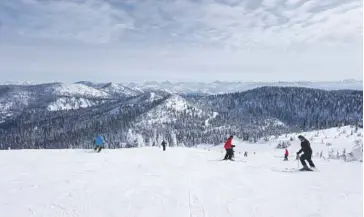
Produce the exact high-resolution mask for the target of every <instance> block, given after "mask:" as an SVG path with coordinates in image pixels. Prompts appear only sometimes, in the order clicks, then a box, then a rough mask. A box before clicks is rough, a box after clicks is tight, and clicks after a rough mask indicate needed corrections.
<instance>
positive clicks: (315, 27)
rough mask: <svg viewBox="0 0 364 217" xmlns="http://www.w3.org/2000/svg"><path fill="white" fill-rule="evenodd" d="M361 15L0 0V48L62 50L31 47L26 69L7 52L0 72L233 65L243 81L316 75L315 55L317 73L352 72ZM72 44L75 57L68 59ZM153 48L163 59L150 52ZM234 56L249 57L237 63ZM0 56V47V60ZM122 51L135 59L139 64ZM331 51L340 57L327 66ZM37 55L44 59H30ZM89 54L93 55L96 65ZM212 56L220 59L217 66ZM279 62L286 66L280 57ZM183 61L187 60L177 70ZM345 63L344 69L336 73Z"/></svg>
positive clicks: (255, 1) (191, 4)
mask: <svg viewBox="0 0 364 217" xmlns="http://www.w3.org/2000/svg"><path fill="white" fill-rule="evenodd" d="M361 19H362V3H361V1H360V0H306V1H303V0H245V1H243V0H201V1H193V0H186V1H180V0H161V1H152V0H146V1H135V0H123V1H118V0H63V1H57V0H49V1H41V0H2V1H1V2H0V22H1V28H2V29H1V30H0V48H1V46H3V47H4V46H5V47H7V49H9V47H10V46H13V45H14V44H15V45H16V46H18V47H19V46H20V44H25V45H27V46H29V44H31V45H32V46H34V49H36V48H37V46H38V47H39V46H40V47H42V48H44V49H48V50H49V51H50V53H52V52H58V51H55V50H53V48H54V47H57V46H58V47H60V46H62V47H63V48H62V52H64V54H62V55H58V54H56V53H53V54H52V55H47V54H44V53H42V52H38V51H37V52H35V53H38V56H36V57H37V58H38V59H34V58H35V57H31V56H27V57H24V59H22V60H23V61H24V62H29V63H27V64H30V65H29V67H28V68H26V67H22V65H19V64H16V59H17V56H21V55H18V54H16V53H15V52H12V54H11V55H10V56H11V57H7V58H10V59H11V60H13V61H14V63H12V62H9V61H7V62H4V61H3V63H4V64H5V66H4V65H3V66H0V69H3V70H6V71H14V72H15V71H18V72H19V73H20V72H21V71H24V70H25V69H32V70H33V71H34V72H36V71H37V70H38V71H52V68H56V67H54V66H57V68H62V70H63V71H77V70H78V71H88V72H90V71H92V72H93V73H97V71H121V70H124V69H126V68H127V69H128V70H129V71H134V72H138V73H142V72H143V71H153V70H154V71H155V73H157V72H158V71H164V72H165V73H167V72H170V73H173V72H179V73H180V72H181V70H182V69H183V72H184V73H187V74H186V75H191V76H192V75H193V73H195V72H196V71H206V73H208V72H211V73H215V74H216V73H218V71H220V72H221V73H228V72H229V71H235V72H236V73H237V72H240V73H242V74H244V73H245V74H244V76H243V77H246V75H247V74H248V73H249V72H255V73H266V74H269V72H268V71H272V73H271V74H273V72H274V73H276V74H275V75H274V76H271V77H272V78H275V77H277V75H278V74H280V76H281V77H282V80H284V78H287V73H292V69H293V67H299V68H301V69H302V68H307V69H306V70H307V72H308V71H312V72H316V73H317V70H316V69H317V68H315V67H317V64H316V62H315V64H316V66H307V65H305V64H308V63H312V60H311V59H310V58H311V57H312V56H315V58H317V59H318V60H317V61H318V62H320V60H321V61H322V63H323V64H326V65H325V66H323V67H321V69H324V70H322V72H325V73H329V72H330V71H332V72H335V73H336V77H337V78H341V77H342V76H347V75H350V76H351V77H355V78H360V77H361V74H360V75H359V73H361V71H359V70H361V67H359V65H360V64H361V59H360V58H361V55H360V53H361V45H362V42H361V41H362V20H361ZM99 46H101V47H102V48H100V47H99ZM104 46H107V47H110V48H113V49H112V50H113V52H111V53H110V52H109V53H107V52H106V53H107V54H106V56H107V59H105V58H104V57H103V55H101V54H100V53H98V49H99V48H100V49H101V50H103V49H104V48H103V47H104ZM359 46H360V47H359ZM75 47H77V48H78V49H80V50H81V51H80V53H82V55H81V54H80V53H79V55H75V56H74V57H73V58H69V57H68V56H72V54H73V53H74V52H75V51H74V49H75ZM131 48H133V49H134V50H135V51H134V53H133V49H131ZM114 49H115V50H114ZM118 49H121V50H122V52H117V50H118ZM3 50H4V49H3ZM13 50H14V51H15V50H17V49H15V48H14V49H13ZM20 50H21V49H20ZM204 50H206V51H208V52H212V53H214V54H213V56H214V58H215V59H214V60H213V61H214V63H211V61H210V59H205V58H204V57H205V53H206V52H205V51H204ZM88 51H93V52H96V53H98V54H97V55H96V56H95V54H92V53H90V52H88ZM156 51H160V52H162V53H163V55H162V54H158V55H150V52H156ZM343 51H345V52H343ZM18 52H20V51H18ZM221 52H223V53H224V55H223V56H221V55H219V53H221ZM252 52H253V53H254V55H251V56H250V54H251V53H252ZM291 52H294V53H297V54H300V60H301V62H300V61H298V60H294V59H292V58H291V57H292V54H291ZM30 53H31V52H30ZM103 53H105V51H104V52H103ZM132 53H133V54H132ZM215 53H216V54H215ZM236 53H239V54H240V55H241V56H242V57H244V58H245V59H249V61H242V60H241V59H240V58H238V57H237V54H236ZM343 53H345V55H347V56H343V55H344V54H343ZM258 54H259V55H258ZM268 54H270V55H271V56H270V55H268ZM6 55H7V54H6V53H5V52H1V50H0V59H1V57H4V56H6ZM130 55H132V56H137V57H139V58H142V60H143V64H144V65H145V66H143V65H140V59H139V58H136V59H138V61H137V60H135V59H130V58H129V56H130ZM305 55H307V56H305ZM323 55H328V56H325V57H323ZM358 55H359V56H358ZM84 56H87V58H85V57H84ZM176 56H182V57H181V58H177V59H176V58H175V57H176ZM154 57H158V58H154ZM217 57H218V58H217ZM252 57H254V58H252ZM339 57H341V58H342V59H343V60H344V61H341V63H339V62H340V61H336V62H334V60H337V59H338V58H339ZM348 57H351V58H350V59H351V60H350V59H349V58H348ZM42 58H46V59H47V61H48V63H45V62H42V61H39V59H42ZM159 58H164V59H162V60H161V59H159ZM3 59H4V58H3ZM29 59H33V62H37V64H31V62H32V61H30V60H29ZM95 59H97V60H100V62H99V63H98V65H97V66H95V65H94V64H96V63H97V62H98V61H95ZM123 59H128V61H129V62H127V63H125V62H123V61H122V60H123ZM221 59H226V60H224V61H225V62H224V63H221V62H219V61H222V60H221ZM272 59H274V60H276V61H275V62H274V61H271V60H272ZM284 59H290V61H291V62H292V64H290V63H285V61H281V60H284ZM308 60H309V61H308ZM329 60H332V61H329ZM49 62H51V63H52V65H51V64H49ZM0 63H1V60H0ZM189 63H193V64H190V65H188V66H185V65H186V64H189ZM262 63H269V64H267V65H269V67H262V66H261V64H262ZM209 64H210V65H209ZM339 64H342V65H339ZM58 65H59V66H58ZM174 66H178V67H179V68H178V69H177V68H174ZM303 66H304V67H303ZM194 67H195V68H194ZM310 67H311V69H310ZM345 68H347V69H348V70H342V69H345ZM71 69H72V70H71ZM76 69H77V70H76ZM204 69H205V70H204ZM275 69H276V70H275ZM278 69H279V70H278ZM339 69H340V70H339ZM53 70H54V69H53ZM340 71H341V72H340ZM344 71H345V72H344ZM348 71H349V72H348ZM188 73H189V74H188ZM340 73H341V74H340ZM0 74H1V71H0ZM86 74H87V73H86ZM134 74H135V73H134ZM70 76H71V73H70ZM115 76H116V75H115ZM120 76H121V77H122V76H125V75H120ZM249 76H250V77H252V78H253V77H254V75H249ZM359 76H360V77H359ZM152 77H153V76H152ZM172 77H173V76H172ZM293 77H294V76H293ZM267 78H268V77H267Z"/></svg>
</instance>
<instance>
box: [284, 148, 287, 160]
mask: <svg viewBox="0 0 364 217" xmlns="http://www.w3.org/2000/svg"><path fill="white" fill-rule="evenodd" d="M284 160H285V161H287V160H288V149H286V150H285V151H284Z"/></svg>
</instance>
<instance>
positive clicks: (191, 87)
mask: <svg viewBox="0 0 364 217" xmlns="http://www.w3.org/2000/svg"><path fill="white" fill-rule="evenodd" d="M39 84H41V83H33V82H5V83H4V84H3V85H39ZM75 84H83V85H85V86H88V87H92V88H95V89H100V88H102V87H103V86H107V85H110V86H111V89H120V88H121V89H130V92H134V93H140V92H143V91H150V90H154V91H157V90H158V91H164V92H168V93H177V94H205V95H206V94H210V95H211V94H223V93H234V92H241V91H246V90H251V89H254V88H258V87H263V86H276V87H278V86H279V87H306V88H315V89H323V90H344V89H347V90H363V81H360V80H355V79H347V80H342V81H317V82H315V81H295V82H290V81H278V82H241V81H237V82H228V81H214V82H170V81H164V82H156V81H149V82H144V83H141V82H137V83H135V82H130V83H127V82H105V83H104V82H90V81H78V82H75ZM0 85H1V84H0ZM110 91H112V90H110Z"/></svg>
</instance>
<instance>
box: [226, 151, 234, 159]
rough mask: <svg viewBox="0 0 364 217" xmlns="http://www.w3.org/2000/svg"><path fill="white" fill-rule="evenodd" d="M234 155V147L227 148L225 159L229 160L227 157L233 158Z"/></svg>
mask: <svg viewBox="0 0 364 217" xmlns="http://www.w3.org/2000/svg"><path fill="white" fill-rule="evenodd" d="M233 155H234V152H233V149H232V148H229V149H226V154H225V157H224V160H227V159H229V160H231V158H232V157H233Z"/></svg>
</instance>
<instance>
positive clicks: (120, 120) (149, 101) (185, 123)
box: [0, 83, 363, 148]
mask: <svg viewBox="0 0 364 217" xmlns="http://www.w3.org/2000/svg"><path fill="white" fill-rule="evenodd" d="M134 90H135V91H134ZM138 93H139V94H138ZM0 106H1V108H2V110H1V113H0V115H1V116H0V120H1V121H2V122H3V123H2V124H1V123H0V142H1V141H7V143H11V144H12V145H11V147H12V148H24V147H33V148H34V147H49V146H51V147H53V148H54V147H57V148H61V147H68V146H69V144H77V146H78V147H84V146H89V145H90V144H92V140H93V137H94V136H95V134H99V133H103V134H105V136H106V137H109V138H110V139H109V142H110V145H111V146H112V147H121V146H122V145H121V144H122V143H125V142H126V138H127V137H128V136H127V135H128V132H130V130H132V131H133V132H137V133H138V135H139V136H138V137H137V138H138V140H141V139H140V138H143V140H145V141H148V142H150V141H151V140H154V139H155V138H156V136H154V135H155V134H157V135H159V136H158V138H165V139H166V140H167V141H168V142H172V141H178V142H183V143H184V144H186V145H187V146H193V145H195V144H199V143H211V144H217V143H219V142H221V141H222V140H224V138H225V136H226V135H227V134H234V135H236V136H238V137H241V138H243V139H244V140H246V141H253V142H254V141H257V140H258V139H259V138H262V137H265V136H269V135H277V134H281V133H285V132H291V131H302V130H308V129H322V128H328V127H334V126H337V125H341V124H346V125H348V124H356V125H358V124H359V123H361V122H362V120H363V116H362V115H363V114H362V109H363V92H362V91H354V90H339V91H325V90H319V89H310V88H298V87H261V88H256V89H252V90H248V91H244V92H238V93H231V94H221V95H207V96H203V95H183V94H180V95H178V94H170V93H168V92H165V91H161V90H153V91H152V90H148V91H147V90H144V91H138V90H137V89H133V88H132V89H130V88H124V86H119V85H115V84H103V85H92V84H87V85H86V84H83V83H82V84H81V83H78V84H71V85H66V84H60V83H51V84H42V85H29V86H17V85H5V86H0ZM34 129H37V130H36V131H35V130H34ZM44 135H47V136H46V137H45V136H44ZM133 144H134V143H133ZM133 144H132V145H133ZM1 145H2V144H0V147H1ZM5 146H6V145H5ZM3 147H4V146H3Z"/></svg>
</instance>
